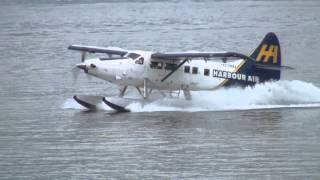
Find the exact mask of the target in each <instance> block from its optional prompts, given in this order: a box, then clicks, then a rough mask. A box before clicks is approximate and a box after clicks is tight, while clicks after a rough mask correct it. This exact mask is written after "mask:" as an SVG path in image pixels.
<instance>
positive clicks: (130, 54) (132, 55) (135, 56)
mask: <svg viewBox="0 0 320 180" xmlns="http://www.w3.org/2000/svg"><path fill="white" fill-rule="evenodd" d="M127 57H129V58H131V59H133V60H135V59H137V58H138V57H140V54H136V53H129V54H128V55H127Z"/></svg>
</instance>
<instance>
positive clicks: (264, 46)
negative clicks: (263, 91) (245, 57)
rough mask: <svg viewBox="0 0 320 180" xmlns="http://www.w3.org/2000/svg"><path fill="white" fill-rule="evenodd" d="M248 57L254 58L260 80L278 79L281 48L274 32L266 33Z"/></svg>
mask: <svg viewBox="0 0 320 180" xmlns="http://www.w3.org/2000/svg"><path fill="white" fill-rule="evenodd" d="M250 57H251V58H253V59H255V60H256V74H257V76H259V77H260V81H261V82H264V81H268V80H278V79H280V74H281V71H280V67H281V50H280V43H279V40H278V38H277V36H276V35H275V34H274V33H272V32H270V33H268V34H267V35H266V36H265V37H264V39H263V40H262V42H261V44H260V45H259V46H258V48H257V49H256V50H255V51H254V52H253V53H252V54H251V56H250Z"/></svg>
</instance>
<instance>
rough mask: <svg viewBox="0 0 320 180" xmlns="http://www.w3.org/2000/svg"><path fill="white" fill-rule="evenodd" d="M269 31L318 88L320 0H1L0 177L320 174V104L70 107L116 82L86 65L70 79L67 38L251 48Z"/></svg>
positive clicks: (292, 76)
mask: <svg viewBox="0 0 320 180" xmlns="http://www.w3.org/2000/svg"><path fill="white" fill-rule="evenodd" d="M269 31H273V32H275V33H276V34H277V35H278V36H279V38H280V41H281V45H282V55H283V64H285V65H289V66H292V67H294V68H295V70H291V71H288V70H286V71H283V73H282V78H283V79H285V80H287V82H288V83H289V86H290V83H291V81H293V80H299V81H301V82H302V83H300V84H302V85H303V84H305V85H306V87H296V86H294V84H295V83H293V87H291V88H293V89H295V88H297V89H298V88H299V89H302V90H305V91H303V92H302V94H298V95H301V96H302V97H304V96H308V98H309V99H311V100H310V101H311V102H312V99H313V98H314V101H317V99H320V97H319V92H318V91H319V89H318V88H317V87H320V79H319V77H320V72H319V70H320V68H319V65H320V58H319V57H320V1H317V0H313V1H312V0H309V1H302V0H301V1H298V0H296V1H290V0H279V1H277V0H273V1H264V0H259V1H258V0H257V1H255V0H244V1H242V0H232V1H231V0H230V1H220V0H212V1H210V0H203V1H202V0H199V1H196V0H194V1H191V0H189V1H187V0H186V1H179V0H177V1H155V0H154V1H142V0H141V1H128V0H123V1H111V0H110V1H102V0H95V1H89V0H80V1H75V0H61V1H51V0H50V1H49V0H2V1H1V2H0V101H1V103H0V179H188V178H190V179H320V108H319V106H316V107H312V108H310V107H298V108H297V107H296V108H291V107H287V108H270V109H248V110H236V111H233V110H226V111H199V112H198V111H183V110H182V111H181V110H180V111H165V112H163V111H160V112H159V111H157V110H156V109H155V111H153V112H152V111H151V112H150V111H147V112H144V111H141V112H133V113H127V114H112V113H110V112H108V111H103V110H102V111H97V112H85V111H83V110H81V109H79V108H65V106H64V104H65V103H66V101H68V100H70V98H71V97H72V96H73V95H74V94H106V95H115V94H116V92H117V89H116V86H114V85H110V84H108V83H107V82H104V81H101V80H99V79H95V78H92V79H91V80H88V79H87V78H86V76H85V75H84V74H81V75H80V77H79V80H78V82H76V83H73V81H72V73H71V69H72V67H74V65H75V64H76V63H79V61H80V60H79V57H80V55H79V54H78V53H75V52H70V51H68V50H67V46H68V45H70V44H89V45H98V46H109V45H111V46H118V47H122V48H127V49H145V50H152V51H161V52H166V51H184V50H202V51H215V50H223V51H236V52H241V53H245V54H249V53H250V52H252V50H253V49H254V48H255V47H256V46H257V45H258V44H259V42H260V40H261V39H262V38H263V37H264V35H265V34H266V33H267V32H269ZM298 84H299V83H298ZM307 85H311V86H314V88H311V89H308V87H309V86H307ZM259 91H260V90H259V89H258V90H256V91H253V92H259ZM315 91H317V92H315ZM290 92H291V91H288V92H286V91H285V92H282V93H283V94H281V96H286V95H290ZM299 92H301V91H299ZM304 93H305V94H304ZM253 96H254V94H253ZM229 98H235V97H233V94H232V93H231V94H230V97H229ZM263 98H266V97H264V96H261V99H263ZM242 100H245V99H242ZM212 101H215V99H212Z"/></svg>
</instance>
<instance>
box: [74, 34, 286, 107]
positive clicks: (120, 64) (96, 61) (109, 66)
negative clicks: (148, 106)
mask: <svg viewBox="0 0 320 180" xmlns="http://www.w3.org/2000/svg"><path fill="white" fill-rule="evenodd" d="M68 49H69V50H75V51H79V52H81V63H79V64H76V66H75V68H74V69H77V70H78V71H81V70H83V72H84V73H86V74H87V75H89V76H94V77H96V78H99V79H102V80H105V81H108V82H110V83H112V84H115V85H117V86H118V87H119V95H118V96H115V97H105V96H92V95H74V96H73V98H74V100H75V101H76V102H78V103H79V104H80V105H82V106H84V107H85V108H87V109H89V110H94V109H96V108H97V106H98V105H99V104H101V103H105V104H106V105H107V106H109V107H110V108H112V109H113V110H115V111H116V112H130V109H129V108H127V106H128V104H130V103H132V102H141V103H150V102H152V101H153V100H154V98H152V94H153V92H155V90H156V91H157V92H160V93H158V94H160V95H161V96H163V97H169V98H170V97H172V94H173V93H176V94H179V95H180V92H183V95H184V99H185V100H186V101H191V100H192V94H191V91H210V90H213V91H214V90H216V89H219V88H226V87H230V86H242V87H245V86H253V85H255V84H257V83H264V82H266V81H276V80H279V79H280V75H281V69H282V68H290V67H288V66H282V65H281V50H280V43H279V40H278V38H277V36H276V35H275V33H273V32H270V33H268V34H267V35H266V36H265V37H264V39H263V40H262V42H261V43H260V45H259V46H258V47H257V48H256V49H255V50H254V51H253V53H252V54H251V55H244V54H242V53H237V52H198V51H186V52H164V53H162V52H151V51H141V50H125V49H122V48H116V47H97V46H86V45H70V46H69V47H68ZM88 53H89V54H92V53H94V54H97V53H98V54H99V55H100V57H95V58H87V55H88ZM101 55H102V56H101ZM128 87H133V89H136V90H137V92H138V94H139V98H128V97H126V93H127V90H128ZM157 98H159V97H157ZM160 98H161V97H160Z"/></svg>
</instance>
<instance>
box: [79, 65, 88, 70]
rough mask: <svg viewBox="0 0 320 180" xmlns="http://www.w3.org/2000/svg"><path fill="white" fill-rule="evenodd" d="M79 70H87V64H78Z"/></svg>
mask: <svg viewBox="0 0 320 180" xmlns="http://www.w3.org/2000/svg"><path fill="white" fill-rule="evenodd" d="M77 67H78V68H79V69H83V70H87V66H86V65H85V64H77Z"/></svg>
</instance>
